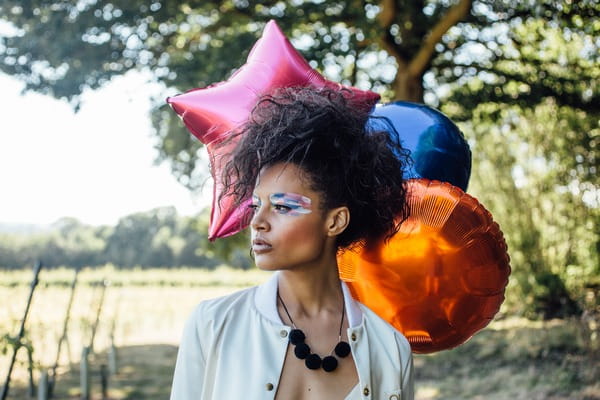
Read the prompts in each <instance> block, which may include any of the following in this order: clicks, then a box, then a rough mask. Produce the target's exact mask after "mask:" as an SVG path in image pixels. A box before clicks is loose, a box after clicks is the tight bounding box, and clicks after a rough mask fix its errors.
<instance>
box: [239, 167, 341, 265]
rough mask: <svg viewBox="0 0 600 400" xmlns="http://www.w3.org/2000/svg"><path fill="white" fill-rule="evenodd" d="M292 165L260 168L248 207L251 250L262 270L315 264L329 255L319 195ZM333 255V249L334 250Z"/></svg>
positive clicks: (327, 236) (325, 220) (324, 217)
mask: <svg viewBox="0 0 600 400" xmlns="http://www.w3.org/2000/svg"><path fill="white" fill-rule="evenodd" d="M306 179H307V178H306V176H305V175H304V176H303V175H302V169H301V168H300V167H298V166H297V165H295V164H289V163H279V164H275V165H273V166H271V167H267V168H265V169H263V170H262V171H261V172H260V174H259V176H258V179H257V183H256V186H255V188H254V192H253V196H252V205H251V207H252V208H253V210H254V215H253V217H252V220H251V222H250V228H251V232H252V250H253V252H254V259H255V262H256V265H257V266H258V267H259V268H261V269H264V270H290V269H297V268H311V267H318V266H319V265H321V264H323V262H324V261H326V260H328V257H331V254H329V252H330V251H331V250H330V247H331V246H329V247H328V246H327V245H326V243H331V240H333V239H332V238H331V237H330V236H329V235H328V234H327V219H326V215H325V214H326V213H325V212H323V211H322V209H323V208H322V207H321V201H322V200H321V195H319V194H318V193H317V192H315V191H314V190H312V189H311V188H310V187H309V186H308V184H307V180H306ZM333 255H335V249H334V250H333Z"/></svg>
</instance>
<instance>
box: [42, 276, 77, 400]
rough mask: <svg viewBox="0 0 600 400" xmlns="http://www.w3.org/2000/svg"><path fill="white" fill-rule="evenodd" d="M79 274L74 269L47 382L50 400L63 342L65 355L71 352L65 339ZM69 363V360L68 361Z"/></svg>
mask: <svg viewBox="0 0 600 400" xmlns="http://www.w3.org/2000/svg"><path fill="white" fill-rule="evenodd" d="M78 274H79V268H76V269H75V276H74V277H73V281H72V282H71V295H70V297H69V302H68V304H67V313H66V315H65V321H64V323H63V331H62V336H61V337H60V340H59V341H58V349H57V350H56V360H55V361H54V366H53V367H52V374H51V375H50V377H49V380H48V398H49V399H51V398H52V396H53V395H54V387H55V385H56V368H58V362H59V360H60V352H61V349H62V344H63V342H67V353H68V354H69V357H70V355H71V351H70V350H69V347H70V346H69V343H68V339H67V334H68V333H67V332H68V326H69V318H70V315H71V306H72V305H73V298H74V297H75V287H76V286H77V275H78ZM69 361H70V360H69Z"/></svg>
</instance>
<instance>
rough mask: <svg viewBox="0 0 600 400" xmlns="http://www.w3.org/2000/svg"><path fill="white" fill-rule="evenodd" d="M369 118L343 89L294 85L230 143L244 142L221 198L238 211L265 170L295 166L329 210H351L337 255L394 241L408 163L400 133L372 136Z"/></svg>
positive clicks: (403, 209)
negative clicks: (228, 198)
mask: <svg viewBox="0 0 600 400" xmlns="http://www.w3.org/2000/svg"><path fill="white" fill-rule="evenodd" d="M369 112H370V107H368V106H365V104H357V102H356V101H353V99H352V98H351V93H349V91H344V90H337V91H336V90H330V89H318V90H317V89H312V88H306V87H294V88H284V89H279V90H277V91H275V92H274V93H272V94H270V95H266V96H263V97H262V98H261V99H260V100H259V102H258V104H257V105H256V107H255V108H254V110H253V111H252V113H251V116H250V118H249V120H248V122H247V123H246V124H245V125H244V126H243V127H242V128H241V129H240V130H239V131H238V132H236V133H235V134H234V135H233V136H232V138H231V139H230V140H235V138H236V137H237V139H238V140H239V143H238V144H237V145H236V147H235V149H234V151H233V154H232V158H231V160H230V161H229V162H228V163H227V164H226V165H225V167H224V170H223V182H224V191H223V192H222V193H223V194H222V197H224V196H234V199H235V201H236V203H237V204H238V205H239V204H241V203H242V202H243V201H244V200H246V199H247V198H248V197H250V195H251V194H252V191H253V189H254V185H255V183H256V179H257V176H258V174H259V173H260V171H261V169H263V168H264V167H269V166H272V165H274V164H277V163H280V162H284V163H293V164H296V165H297V166H299V167H300V168H301V170H302V171H303V172H305V173H306V177H307V178H308V183H309V186H310V187H311V189H313V190H315V191H316V192H318V193H320V194H321V195H322V198H323V205H324V208H325V209H326V210H327V209H331V208H334V207H339V206H346V207H348V209H349V212H350V222H349V225H348V226H347V228H346V229H345V230H344V231H343V232H342V233H341V234H340V235H339V236H338V237H337V238H336V245H337V247H338V249H339V248H347V247H350V246H354V245H361V244H364V243H366V242H368V241H370V240H378V239H381V238H383V237H385V238H386V239H388V238H389V237H391V236H392V235H393V234H394V233H396V232H397V231H398V229H399V227H400V224H401V223H402V221H404V220H405V219H406V217H407V216H408V204H407V201H406V186H405V180H404V177H403V171H404V170H405V169H406V165H407V163H408V162H409V157H408V152H407V151H406V150H405V149H404V148H403V147H402V145H401V144H400V142H399V139H398V137H399V136H398V135H390V134H388V132H385V131H372V132H371V131H369V124H367V122H368V119H369ZM387 125H389V128H390V129H391V130H393V129H394V128H393V126H391V124H387ZM378 126H381V125H380V124H379V125H378ZM225 145H226V144H225Z"/></svg>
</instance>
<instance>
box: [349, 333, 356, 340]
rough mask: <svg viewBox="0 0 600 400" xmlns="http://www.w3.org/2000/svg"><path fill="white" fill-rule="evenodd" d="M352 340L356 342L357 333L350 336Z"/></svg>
mask: <svg viewBox="0 0 600 400" xmlns="http://www.w3.org/2000/svg"><path fill="white" fill-rule="evenodd" d="M350 339H352V341H353V342H356V333H354V332H352V335H350Z"/></svg>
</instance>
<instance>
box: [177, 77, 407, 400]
mask: <svg viewBox="0 0 600 400" xmlns="http://www.w3.org/2000/svg"><path fill="white" fill-rule="evenodd" d="M348 96H350V94H349V93H345V92H341V91H339V92H336V91H330V90H321V91H317V90H314V89H308V88H291V89H284V90H280V91H279V92H277V93H275V94H273V95H271V96H267V97H264V98H262V99H261V100H260V102H259V104H258V105H257V106H256V108H255V109H254V110H253V112H252V115H251V118H250V120H249V122H248V123H247V124H246V125H245V126H244V128H243V130H242V131H241V132H240V135H243V136H241V140H240V142H239V144H238V145H237V146H236V149H235V151H234V153H233V158H232V161H231V162H230V163H229V164H228V165H227V167H226V168H225V172H224V174H225V175H224V178H225V179H224V180H225V187H226V190H225V195H230V196H234V198H235V199H236V200H237V202H238V204H242V203H243V202H244V201H245V200H246V199H248V198H251V199H252V201H251V204H250V208H251V209H252V210H251V211H252V219H251V222H250V228H251V236H252V243H251V252H252V253H253V255H254V259H255V263H256V265H257V266H258V267H259V268H261V269H263V270H269V271H275V272H274V274H273V275H272V277H271V279H270V280H269V281H267V282H266V283H264V284H262V285H260V286H258V287H253V288H250V289H246V290H243V291H240V292H237V293H234V294H232V295H229V296H225V297H222V298H219V299H214V300H209V301H205V302H202V303H201V304H200V305H199V306H198V307H197V309H196V310H195V312H194V313H193V315H192V316H191V318H190V319H189V321H188V323H187V325H186V328H185V331H184V335H183V340H182V343H181V346H180V348H179V354H178V358H177V365H176V368H175V376H174V381H173V390H172V393H171V399H172V400H192V399H220V400H229V399H250V400H252V399H256V400H258V399H261V400H262V399H284V400H288V399H328V400H329V399H348V400H350V399H352V400H353V399H412V398H413V378H412V357H411V352H410V347H409V345H408V342H407V341H406V339H405V338H404V336H402V334H401V333H399V332H398V331H396V330H395V329H394V328H393V327H392V326H391V325H389V324H388V323H386V322H385V321H383V320H382V319H380V318H379V317H378V316H376V315H375V314H374V313H373V312H372V311H371V310H369V309H368V308H366V307H365V306H363V305H362V304H359V303H358V302H356V301H354V300H353V299H352V297H351V296H350V294H349V291H348V288H347V287H346V285H345V284H343V283H342V282H341V281H340V279H339V275H338V266H337V262H336V254H337V252H338V251H339V250H340V249H345V248H348V247H352V246H359V245H365V244H368V242H369V241H371V240H373V241H376V240H381V239H383V238H384V237H389V236H390V235H392V234H393V233H394V232H396V231H397V229H398V225H399V223H400V222H401V221H402V220H403V219H404V218H405V217H406V215H407V213H408V211H407V206H406V199H405V194H406V193H405V186H404V180H403V177H402V170H403V168H404V167H405V165H404V160H405V159H402V160H401V159H399V158H398V157H397V156H395V155H394V152H395V153H396V154H405V152H404V150H403V149H402V147H401V146H400V144H399V143H397V142H395V141H394V140H392V138H391V137H390V135H388V134H386V133H385V132H367V131H366V128H365V127H366V123H367V120H368V117H369V111H368V110H367V107H364V105H359V104H351V102H352V99H351V98H346V97H348ZM349 104H351V105H349Z"/></svg>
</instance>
